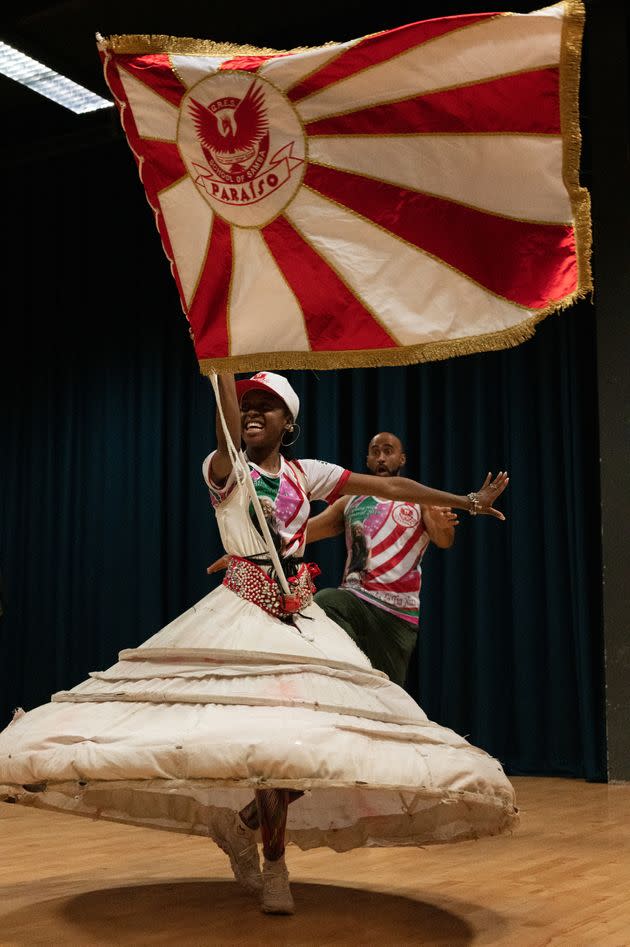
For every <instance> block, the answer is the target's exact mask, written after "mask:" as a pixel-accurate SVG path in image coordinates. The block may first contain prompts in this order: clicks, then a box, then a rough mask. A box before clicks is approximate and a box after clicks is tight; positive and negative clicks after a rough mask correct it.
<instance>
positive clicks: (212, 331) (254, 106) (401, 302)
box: [99, 0, 591, 371]
mask: <svg viewBox="0 0 630 947" xmlns="http://www.w3.org/2000/svg"><path fill="white" fill-rule="evenodd" d="M582 25H583V9H582V6H581V4H580V3H579V2H576V0H565V2H564V3H558V4H556V5H555V6H552V7H548V8H546V9H544V10H540V11H537V12H535V13H531V14H527V15H520V14H503V13H499V14H471V15H467V16H456V17H445V18H443V19H436V20H427V21H425V22H420V23H412V24H410V25H408V26H403V27H400V28H399V29H395V30H390V31H387V32H384V33H378V34H375V35H372V36H367V37H363V38H361V39H358V40H353V41H351V42H347V43H337V44H330V45H327V46H324V47H321V48H319V49H307V50H296V51H293V52H290V53H280V52H275V51H272V50H244V49H242V48H238V49H236V48H233V47H226V46H222V45H221V44H216V43H212V42H210V41H207V40H187V39H176V38H173V37H164V36H116V37H110V38H109V39H107V40H101V41H100V43H99V48H100V51H101V55H102V58H103V63H104V69H105V76H106V78H107V82H108V84H109V87H110V89H111V90H112V93H113V94H114V97H115V99H116V102H117V105H118V107H119V109H120V113H121V120H122V124H123V127H124V130H125V133H126V135H127V138H128V141H129V144H130V146H131V148H132V151H133V153H134V155H135V157H136V160H137V163H138V168H139V172H140V177H141V179H142V182H143V184H144V187H145V190H146V194H147V198H148V201H149V204H150V205H151V207H152V209H153V211H154V213H155V218H156V222H157V226H158V228H159V231H160V235H161V238H162V242H163V246H164V250H165V252H166V255H167V256H168V258H169V260H170V261H171V268H172V271H173V275H174V277H175V279H176V281H177V286H178V289H179V292H180V296H181V301H182V306H183V308H184V312H185V313H186V316H187V317H188V319H189V321H190V325H191V329H192V333H193V337H194V342H195V348H196V352H197V356H198V358H199V361H200V364H201V367H202V370H209V369H212V368H214V369H216V370H234V371H248V370H255V369H260V368H263V367H264V368H268V369H275V368H280V369H283V368H284V369H287V368H311V367H320V368H338V367H344V366H348V365H392V364H397V363H409V362H415V361H422V360H428V359H436V358H445V357H448V356H451V355H458V354H465V353H469V352H476V351H483V350H487V349H497V348H503V347H506V346H509V345H515V344H517V343H518V342H521V341H523V340H524V339H526V338H528V337H529V336H530V335H531V334H532V333H533V331H534V326H535V324H536V322H537V321H539V320H540V319H541V318H542V317H543V316H545V315H546V314H547V313H549V312H551V311H553V310H554V309H557V308H559V307H562V306H565V305H567V304H569V303H570V302H571V301H572V300H574V299H575V298H576V297H577V296H579V295H583V294H584V293H585V292H587V291H588V289H589V288H590V286H591V282H590V268H589V253H590V217H589V200H588V194H587V192H586V191H585V190H584V189H583V188H580V186H579V181H578V164H579V146H580V137H579V126H578V105H577V87H578V80H579V58H580V44H581V34H582Z"/></svg>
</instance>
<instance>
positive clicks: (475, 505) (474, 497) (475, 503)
mask: <svg viewBox="0 0 630 947" xmlns="http://www.w3.org/2000/svg"><path fill="white" fill-rule="evenodd" d="M466 495H467V497H468V499H469V500H470V502H471V503H472V506H471V508H470V509H469V510H468V512H469V513H470V515H471V516H476V515H477V513H478V512H479V510H480V509H481V504H480V503H479V495H478V494H477V493H468V494H466Z"/></svg>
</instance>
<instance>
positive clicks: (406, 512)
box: [393, 504, 420, 526]
mask: <svg viewBox="0 0 630 947" xmlns="http://www.w3.org/2000/svg"><path fill="white" fill-rule="evenodd" d="M393 516H394V522H395V523H398V525H399V526H417V525H418V523H419V522H420V514H419V513H418V510H417V509H416V508H415V506H409V505H408V504H405V505H404V506H396V507H394V513H393Z"/></svg>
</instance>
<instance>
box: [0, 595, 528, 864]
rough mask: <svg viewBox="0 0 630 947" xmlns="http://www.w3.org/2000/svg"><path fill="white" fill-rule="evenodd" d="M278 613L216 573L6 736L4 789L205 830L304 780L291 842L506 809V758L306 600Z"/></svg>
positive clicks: (354, 841) (471, 825)
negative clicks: (294, 613) (385, 669)
mask: <svg viewBox="0 0 630 947" xmlns="http://www.w3.org/2000/svg"><path fill="white" fill-rule="evenodd" d="M304 616H308V617H300V618H298V619H297V627H293V626H291V625H287V624H284V623H283V622H280V621H278V620H277V619H275V618H273V617H271V616H270V615H267V614H266V613H265V612H262V611H261V609H260V608H258V607H257V606H256V605H253V604H252V603H250V602H247V601H244V600H243V599H241V598H239V597H238V596H236V595H235V594H234V593H233V592H231V591H230V590H229V589H227V588H225V587H223V586H221V587H219V588H218V589H215V591H214V592H211V593H210V594H209V595H207V596H206V597H205V598H203V599H202V600H201V601H200V602H198V603H197V605H195V606H193V607H192V608H191V609H189V610H188V611H187V612H185V613H184V614H183V615H181V616H179V617H178V618H176V619H175V621H173V622H171V623H170V624H169V625H167V626H166V627H165V628H163V629H162V630H161V631H160V632H158V633H157V634H156V635H154V636H153V637H152V638H150V639H149V640H148V641H146V642H145V643H144V644H143V645H141V646H140V647H139V648H136V649H130V650H127V651H123V652H121V654H120V656H119V657H120V660H119V661H118V663H117V664H115V665H113V667H111V668H109V670H107V671H103V672H94V673H92V674H91V675H90V677H89V678H88V680H87V681H84V682H83V683H82V684H79V685H78V686H77V687H75V688H74V689H73V690H70V691H64V692H61V693H58V694H55V695H54V696H53V698H52V701H51V703H49V704H45V705H43V706H41V707H38V708H36V709H35V710H32V711H30V712H29V713H27V714H25V715H24V716H22V717H20V718H19V719H16V720H15V721H14V722H13V723H12V724H10V725H9V726H8V727H7V728H6V729H5V730H4V731H3V732H2V733H1V734H0V798H1V799H11V800H13V801H18V802H21V803H27V804H31V805H34V806H38V807H43V808H48V809H55V810H63V811H66V812H73V813H78V814H83V815H89V816H92V817H100V818H103V819H111V820H114V821H120V822H129V823H133V824H135V825H145V826H154V827H156V828H161V829H170V830H175V831H181V832H190V833H195V834H199V835H211V834H212V831H211V826H212V816H213V811H214V810H216V809H218V808H221V807H230V808H232V809H240V808H241V807H242V806H244V805H245V804H246V803H247V802H249V801H250V799H251V798H252V790H254V789H256V788H259V789H260V788H271V787H284V788H291V789H301V790H305V794H304V795H303V796H302V797H301V798H300V799H298V800H297V801H296V802H294V803H292V805H291V806H290V807H289V818H288V824H287V839H288V841H292V842H295V843H296V844H297V845H299V846H300V848H302V849H308V848H312V847H315V846H319V845H327V846H329V847H330V848H333V849H335V850H337V851H346V850H348V849H350V848H355V847H359V846H362V845H425V844H427V843H431V842H451V841H458V840H462V839H469V838H478V837H480V836H483V835H494V834H498V833H500V832H504V831H506V830H509V829H510V828H511V827H513V826H514V824H515V822H516V818H517V817H516V809H515V807H514V794H513V790H512V787H511V785H510V783H509V781H508V780H507V778H506V776H505V774H504V772H503V770H502V768H501V765H500V764H499V763H498V762H497V760H495V759H493V758H492V757H491V756H489V755H488V754H487V753H485V752H484V751H483V750H480V749H478V748H477V747H474V746H471V745H470V744H469V743H467V742H466V740H464V739H463V738H462V737H460V736H458V735H457V734H456V733H454V732H453V731H452V730H448V729H446V728H444V727H440V726H438V725H437V724H435V723H432V722H431V721H430V720H428V719H427V717H426V715H425V714H424V712H423V711H422V710H421V709H420V707H418V705H417V704H416V703H415V701H413V700H412V698H411V697H409V696H408V694H406V693H405V691H403V690H402V688H400V687H398V686H397V685H395V684H392V683H391V682H390V681H389V679H388V678H387V677H386V676H385V675H384V674H382V673H381V672H379V671H375V670H374V669H373V668H372V667H371V665H370V663H369V661H368V660H367V658H366V657H365V655H364V654H363V653H362V652H361V651H360V650H359V649H358V648H357V647H356V645H355V644H354V642H352V641H351V640H350V638H349V637H348V636H347V635H346V634H345V632H344V631H343V630H342V629H340V628H339V627H338V626H337V625H335V624H334V623H333V622H331V621H330V620H329V619H328V618H327V617H326V615H325V614H324V612H323V611H322V610H321V609H320V608H319V607H318V606H317V605H315V604H312V605H310V606H309V607H308V608H307V609H306V610H305V612H304Z"/></svg>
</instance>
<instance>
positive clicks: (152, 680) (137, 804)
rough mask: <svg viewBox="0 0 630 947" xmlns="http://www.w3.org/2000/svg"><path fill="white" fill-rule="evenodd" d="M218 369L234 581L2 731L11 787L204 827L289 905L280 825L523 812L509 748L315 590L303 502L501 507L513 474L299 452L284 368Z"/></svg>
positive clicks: (415, 835) (420, 830) (278, 909)
mask: <svg viewBox="0 0 630 947" xmlns="http://www.w3.org/2000/svg"><path fill="white" fill-rule="evenodd" d="M212 382H213V385H214V387H215V392H216V393H217V395H218V400H217V408H218V423H217V441H218V447H217V449H216V450H215V451H214V452H213V453H212V454H210V456H209V457H208V458H206V460H205V462H204V464H203V473H204V477H205V479H206V482H207V484H208V488H209V491H210V496H211V500H212V503H213V505H214V508H215V513H216V516H217V523H218V526H219V530H220V533H221V537H222V540H223V543H224V546H225V549H226V551H227V552H228V554H229V556H230V559H229V566H228V570H227V573H226V577H225V579H224V581H223V583H222V585H220V586H219V587H218V588H217V589H215V590H214V591H213V592H211V593H210V594H209V595H207V596H205V597H204V598H203V599H202V600H201V601H200V602H198V603H197V604H196V605H194V606H193V607H192V608H191V609H189V610H188V611H187V612H185V613H184V614H182V615H180V616H179V617H178V618H176V619H175V620H174V621H172V622H171V623H170V624H169V625H167V626H166V627H165V628H163V629H162V630H161V631H159V632H158V633H157V634H156V635H154V636H153V637H151V638H149V639H148V640H147V641H145V642H144V643H143V644H142V645H141V646H140V647H138V648H132V649H128V650H126V651H123V652H121V654H120V656H119V658H120V659H119V661H118V663H117V664H115V665H114V666H113V667H111V668H109V669H108V670H107V671H103V672H94V673H92V674H91V675H90V678H89V679H88V680H87V681H84V682H83V683H81V684H79V685H78V686H77V687H75V688H73V689H72V690H70V691H63V692H60V693H57V694H55V695H54V696H53V699H52V702H51V703H49V704H46V705H43V706H42V707H38V708H36V709H35V710H32V711H30V712H29V713H27V714H24V715H16V718H15V720H14V722H13V723H12V724H11V725H10V726H9V727H8V728H7V729H6V730H5V731H4V732H3V733H2V734H0V798H4V799H12V800H13V801H24V802H26V801H27V802H29V803H30V804H32V805H36V806H41V807H44V808H53V809H61V810H64V811H68V812H77V813H82V814H90V815H92V816H97V817H99V816H100V817H102V818H106V819H108V818H109V819H115V820H116V821H127V822H131V823H135V824H141V825H149V826H155V827H157V828H164V829H176V830H179V831H189V832H193V833H196V834H203V835H210V836H211V837H213V838H214V839H215V840H216V841H217V843H218V844H219V845H220V847H221V848H222V849H223V850H224V851H225V852H226V853H227V854H228V855H229V857H230V862H231V865H232V868H233V870H234V874H235V876H236V878H237V880H238V881H239V882H240V883H241V884H242V885H243V886H244V887H245V888H246V889H247V890H249V891H250V892H254V893H257V894H260V896H261V906H262V910H263V911H265V912H266V913H275V914H286V913H291V912H292V911H293V900H292V897H291V892H290V889H289V881H288V873H287V869H286V864H285V860H284V849H285V841H293V842H295V843H296V844H297V845H298V846H300V847H301V848H303V849H307V848H311V847H314V846H320V845H328V846H329V847H331V848H333V849H335V850H337V851H345V850H347V849H350V848H355V847H358V846H363V845H424V844H427V843H430V842H444V841H456V840H460V839H465V838H473V837H474V838H476V837H479V836H480V835H485V834H496V833H499V832H502V831H505V830H506V829H508V828H510V827H511V826H512V825H513V824H514V822H515V818H516V815H515V813H516V810H515V808H514V798H513V791H512V787H511V786H510V784H509V782H508V780H507V779H506V777H505V775H504V773H503V771H502V769H501V766H500V765H499V763H498V762H497V761H496V760H494V759H492V758H491V757H490V756H488V754H486V753H484V752H483V751H482V750H479V749H477V748H476V747H473V746H471V745H470V744H468V743H467V742H466V741H465V740H464V739H463V738H461V737H459V736H458V735H457V734H455V733H453V732H452V731H450V730H448V729H446V728H442V727H439V726H438V725H437V724H434V723H431V722H430V721H429V720H427V717H426V715H425V714H424V713H423V711H422V710H421V709H420V708H419V707H418V705H417V704H416V703H415V701H413V700H412V698H411V697H409V695H408V694H406V693H405V692H404V691H403V690H402V689H401V688H399V687H398V686H396V685H395V684H392V683H391V682H390V681H389V680H388V678H387V677H386V675H384V674H383V673H382V672H380V671H375V670H374V669H373V668H372V666H371V665H370V662H369V661H368V659H367V658H366V657H365V655H364V654H363V653H362V652H361V651H360V650H359V648H358V647H357V646H356V645H355V644H354V642H353V641H351V639H350V638H349V637H348V635H347V634H346V633H345V632H344V631H343V630H342V629H341V628H340V627H338V626H337V625H335V624H334V623H333V622H332V621H330V619H328V618H327V616H326V615H325V613H324V612H323V611H322V610H321V609H320V608H319V607H318V606H317V605H316V604H314V603H313V601H312V593H313V589H314V586H313V581H312V576H313V575H314V574H316V572H317V569H316V567H315V566H314V565H313V564H306V563H304V561H303V560H302V555H303V552H304V545H305V533H306V524H307V521H308V515H309V510H310V502H309V501H310V500H311V499H323V500H327V501H329V502H331V501H333V500H334V499H335V498H336V497H337V496H340V495H343V494H356V493H371V494H376V495H380V496H383V497H385V498H392V499H404V500H408V501H410V502H414V503H430V504H435V505H437V504H443V505H448V506H451V507H457V508H459V509H464V510H468V511H469V512H470V513H471V514H473V515H474V514H484V515H489V516H494V517H496V518H499V519H503V515H502V514H501V513H500V512H499V511H498V510H496V509H494V506H493V503H494V501H495V499H496V498H497V497H498V496H499V495H500V494H501V493H502V492H503V490H504V489H505V487H506V486H507V482H508V478H507V475H506V474H505V473H500V474H499V475H498V476H497V477H496V478H494V479H491V477H490V475H488V476H487V477H486V479H485V482H484V484H483V486H482V487H481V489H480V490H479V491H477V492H476V493H470V494H468V495H467V496H459V495H455V494H451V493H444V492H442V491H440V490H434V489H432V488H430V487H426V486H423V485H422V484H419V483H416V482H414V481H413V480H407V479H405V478H402V477H396V478H385V479H383V478H379V477H373V476H370V475H365V474H358V473H352V472H350V471H348V470H344V469H343V468H342V467H338V466H336V465H334V464H328V463H324V462H322V461H317V460H303V461H300V462H297V461H295V462H290V461H287V460H285V459H284V457H283V456H282V453H281V449H282V446H283V444H286V443H287V442H288V441H292V440H294V439H295V434H294V431H295V427H296V419H297V416H298V411H299V401H298V398H297V395H296V394H295V392H294V391H293V389H292V388H291V386H290V385H289V383H288V381H287V380H286V379H285V378H283V377H282V376H280V375H275V374H273V373H265V372H260V373H259V374H258V375H255V376H254V377H253V378H251V379H248V380H245V381H239V382H237V383H235V382H234V378H233V376H231V375H223V376H219V377H217V376H214V377H213V378H212ZM241 441H242V443H243V444H244V447H245V452H244V453H242V452H241V451H239V450H237V445H238V446H240V444H241ZM261 501H262V502H261ZM252 790H254V794H255V798H254V800H252V798H251V796H252ZM290 802H294V803H295V804H294V805H292V806H291V807H290V809H289V803H290ZM287 816H289V818H288V822H287ZM258 830H260V835H261V838H262V848H263V856H264V863H263V869H262V872H261V869H260V864H259V856H258V849H257V835H256V833H257V831H258Z"/></svg>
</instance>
